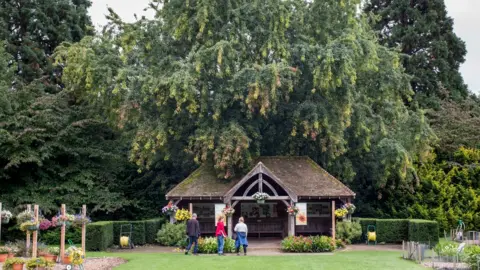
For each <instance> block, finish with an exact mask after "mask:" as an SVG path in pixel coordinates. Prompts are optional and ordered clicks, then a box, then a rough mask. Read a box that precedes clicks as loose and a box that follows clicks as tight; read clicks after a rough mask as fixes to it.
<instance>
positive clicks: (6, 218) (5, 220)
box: [0, 210, 13, 224]
mask: <svg viewBox="0 0 480 270" xmlns="http://www.w3.org/2000/svg"><path fill="white" fill-rule="evenodd" d="M0 216H1V219H2V224H8V223H9V222H10V219H12V217H13V215H12V212H10V211H8V210H2V212H0Z"/></svg>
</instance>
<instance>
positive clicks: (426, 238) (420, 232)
mask: <svg viewBox="0 0 480 270" xmlns="http://www.w3.org/2000/svg"><path fill="white" fill-rule="evenodd" d="M438 234H439V228H438V222H436V221H430V220H421V219H412V220H410V221H409V224H408V240H409V241H415V242H422V243H430V244H431V245H432V246H433V245H435V244H436V243H438Z"/></svg>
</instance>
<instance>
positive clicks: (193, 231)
mask: <svg viewBox="0 0 480 270" xmlns="http://www.w3.org/2000/svg"><path fill="white" fill-rule="evenodd" d="M186 233H187V235H188V246H187V249H186V250H185V255H188V252H189V251H190V248H192V244H193V243H195V247H194V248H193V255H197V254H198V237H199V236H200V224H199V223H198V220H197V214H195V213H194V214H193V215H192V218H191V219H190V220H189V221H188V222H187V231H186Z"/></svg>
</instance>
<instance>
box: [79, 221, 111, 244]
mask: <svg viewBox="0 0 480 270" xmlns="http://www.w3.org/2000/svg"><path fill="white" fill-rule="evenodd" d="M85 245H86V249H87V250H90V251H103V250H106V249H107V248H109V247H111V246H112V245H113V222H112V221H100V222H94V223H90V224H87V235H86V242H85Z"/></svg>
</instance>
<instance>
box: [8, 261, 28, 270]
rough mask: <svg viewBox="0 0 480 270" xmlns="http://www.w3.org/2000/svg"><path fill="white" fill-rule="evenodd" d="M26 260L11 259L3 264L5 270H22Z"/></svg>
mask: <svg viewBox="0 0 480 270" xmlns="http://www.w3.org/2000/svg"><path fill="white" fill-rule="evenodd" d="M24 264H25V260H24V259H22V258H9V259H7V260H6V261H5V263H4V264H3V269H12V270H22V269H23V265H24Z"/></svg>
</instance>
